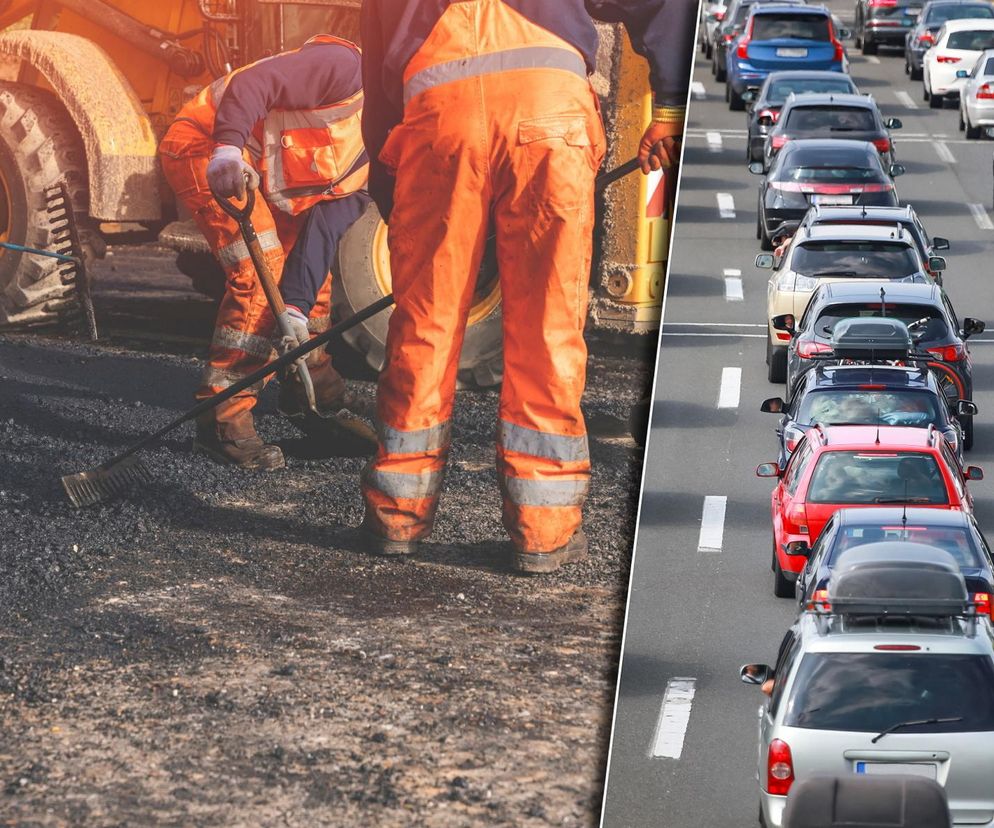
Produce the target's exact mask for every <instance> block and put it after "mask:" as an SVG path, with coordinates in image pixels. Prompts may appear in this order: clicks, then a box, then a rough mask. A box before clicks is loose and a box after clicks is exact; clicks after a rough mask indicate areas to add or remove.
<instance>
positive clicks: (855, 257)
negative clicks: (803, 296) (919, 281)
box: [790, 241, 921, 279]
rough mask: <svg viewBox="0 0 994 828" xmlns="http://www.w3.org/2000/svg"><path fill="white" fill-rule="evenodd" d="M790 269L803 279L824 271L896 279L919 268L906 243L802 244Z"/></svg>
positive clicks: (793, 257)
mask: <svg viewBox="0 0 994 828" xmlns="http://www.w3.org/2000/svg"><path fill="white" fill-rule="evenodd" d="M790 269H791V270H793V271H794V272H795V273H800V274H801V275H802V276H817V275H818V274H820V273H825V272H829V271H831V272H842V273H847V274H848V273H851V274H852V276H854V277H856V276H882V277H885V278H893V279H898V278H902V277H904V276H910V275H911V274H913V273H917V272H918V271H919V270H920V269H921V265H920V264H919V262H918V257H917V256H916V255H915V252H914V250H913V249H912V248H911V247H910V246H908V245H907V244H895V243H892V242H883V241H832V242H804V243H803V244H800V245H798V246H797V247H796V248H794V254H793V255H792V256H791V259H790Z"/></svg>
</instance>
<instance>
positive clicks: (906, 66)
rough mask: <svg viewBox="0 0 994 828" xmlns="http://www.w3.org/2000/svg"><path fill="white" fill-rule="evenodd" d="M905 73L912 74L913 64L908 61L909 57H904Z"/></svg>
mask: <svg viewBox="0 0 994 828" xmlns="http://www.w3.org/2000/svg"><path fill="white" fill-rule="evenodd" d="M904 74H905V75H910V74H911V64H910V63H908V58H907V57H905V58H904Z"/></svg>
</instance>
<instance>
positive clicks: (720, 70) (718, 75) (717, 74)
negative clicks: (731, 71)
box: [714, 60, 728, 83]
mask: <svg viewBox="0 0 994 828" xmlns="http://www.w3.org/2000/svg"><path fill="white" fill-rule="evenodd" d="M727 77H728V72H727V71H725V66H724V64H723V63H718V61H717V60H716V61H715V62H714V79H715V80H716V81H718V83H724V82H725V80H726V78H727Z"/></svg>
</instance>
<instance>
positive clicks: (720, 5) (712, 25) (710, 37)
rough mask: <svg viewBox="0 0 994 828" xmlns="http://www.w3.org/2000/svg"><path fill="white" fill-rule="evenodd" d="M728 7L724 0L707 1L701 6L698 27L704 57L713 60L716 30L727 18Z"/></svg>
mask: <svg viewBox="0 0 994 828" xmlns="http://www.w3.org/2000/svg"><path fill="white" fill-rule="evenodd" d="M727 9H728V7H727V6H726V5H725V3H724V0H721V2H717V3H710V2H705V3H704V4H703V5H702V6H701V23H700V26H698V29H697V41H698V44H699V45H700V47H701V51H702V52H704V57H706V58H707V59H708V60H711V51H712V49H711V44H712V43H713V42H714V30H715V29H717V28H718V27H719V26H720V25H721V21H722V20H724V19H725V11H726V10H727Z"/></svg>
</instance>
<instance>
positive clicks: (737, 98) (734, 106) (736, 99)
mask: <svg viewBox="0 0 994 828" xmlns="http://www.w3.org/2000/svg"><path fill="white" fill-rule="evenodd" d="M728 108H729V109H730V110H732V112H741V111H742V110H743V109H745V108H746V105H745V101H743V100H742V96H741V95H740V94H739V93H738V92H736V91H735V90H734V89H732V87H731V86H729V87H728Z"/></svg>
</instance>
